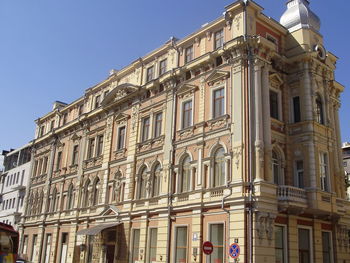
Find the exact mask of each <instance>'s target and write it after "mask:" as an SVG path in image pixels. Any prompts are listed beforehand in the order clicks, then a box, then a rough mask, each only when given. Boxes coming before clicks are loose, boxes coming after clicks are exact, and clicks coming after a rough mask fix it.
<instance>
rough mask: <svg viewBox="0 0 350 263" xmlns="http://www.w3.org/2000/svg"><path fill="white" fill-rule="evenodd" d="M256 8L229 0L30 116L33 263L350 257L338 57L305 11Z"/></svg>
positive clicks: (302, 1)
mask: <svg viewBox="0 0 350 263" xmlns="http://www.w3.org/2000/svg"><path fill="white" fill-rule="evenodd" d="M262 10H263V8H262V7H260V6H259V5H258V4H256V3H255V2H253V1H237V2H234V3H233V4H231V5H228V6H226V7H225V13H224V15H223V16H221V17H219V18H218V19H216V20H215V21H213V22H211V23H208V24H206V25H204V26H202V27H201V28H200V29H199V30H198V31H196V32H194V33H192V34H191V35H189V36H187V37H185V38H184V39H181V40H177V39H175V38H172V39H170V40H169V41H168V42H166V43H165V44H164V45H163V46H161V47H159V48H158V49H156V50H154V51H152V52H151V53H149V54H147V55H145V56H144V57H142V58H140V59H138V60H136V61H134V62H133V63H131V64H130V65H128V66H127V67H125V68H123V69H121V70H118V71H117V70H115V71H112V72H111V74H110V76H109V77H108V78H107V79H106V80H105V81H103V82H101V83H99V84H97V85H96V86H94V87H91V88H89V89H87V90H86V91H85V94H84V95H83V96H82V97H80V98H78V99H77V100H76V101H74V102H72V103H70V104H67V105H65V104H63V103H57V104H56V105H55V107H54V110H53V111H51V112H49V113H47V114H46V115H45V116H43V117H41V118H39V119H38V120H36V123H37V132H36V138H35V140H34V141H33V148H34V151H33V158H34V161H33V162H34V163H33V168H32V174H31V179H30V180H31V181H30V191H29V192H28V196H27V202H26V208H27V210H26V214H25V216H24V218H23V221H22V224H21V235H22V241H21V245H20V247H21V248H20V249H21V252H22V253H23V254H25V255H26V256H27V258H28V259H30V260H31V261H33V262H40V263H53V262H61V263H63V262H81V263H83V262H84V263H85V262H101V263H102V262H108V263H112V262H117V263H131V262H138V263H141V262H142V263H143V262H145V263H146V262H147V263H148V262H149V263H150V262H153V263H155V262H157V263H161V262H171V263H175V262H176V263H177V262H188V263H189V262H192V263H194V262H205V263H208V262H213V263H214V262H215V263H219V262H234V259H233V258H231V257H230V256H229V255H228V247H229V245H230V244H232V243H234V242H236V243H238V244H239V246H240V256H239V261H240V262H284V263H286V262H304V263H305V262H338V263H344V262H349V261H350V244H349V230H350V209H349V208H350V206H349V202H347V201H346V192H345V182H344V170H343V166H342V153H341V144H340V135H339V119H338V110H339V107H340V101H339V95H340V93H341V92H342V91H343V86H342V85H341V84H339V83H338V82H337V81H335V78H334V70H335V63H336V61H337V57H336V56H334V55H333V54H332V53H330V52H328V51H326V50H325V48H324V47H323V45H322V43H323V37H322V35H321V34H320V33H319V29H320V20H319V18H318V17H317V16H316V15H315V14H314V13H313V12H312V11H311V10H310V7H309V2H308V1H307V0H291V1H288V3H287V10H286V12H285V13H284V14H283V16H282V17H281V22H280V23H279V22H277V21H275V20H273V19H271V18H269V17H267V16H265V15H264V14H263V13H262ZM207 240H209V241H211V242H212V243H213V245H214V252H213V254H211V255H210V256H204V254H203V252H202V243H203V242H204V241H207Z"/></svg>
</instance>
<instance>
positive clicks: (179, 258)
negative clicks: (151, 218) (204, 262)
mask: <svg viewBox="0 0 350 263" xmlns="http://www.w3.org/2000/svg"><path fill="white" fill-rule="evenodd" d="M175 229H176V230H175V234H176V237H175V238H176V242H175V263H185V262H187V226H178V227H176V228H175Z"/></svg>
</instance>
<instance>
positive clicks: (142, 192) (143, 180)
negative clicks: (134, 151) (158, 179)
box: [139, 167, 147, 199]
mask: <svg viewBox="0 0 350 263" xmlns="http://www.w3.org/2000/svg"><path fill="white" fill-rule="evenodd" d="M146 197H147V168H146V167H144V168H143V169H142V172H141V173H140V187H139V199H143V198H146Z"/></svg>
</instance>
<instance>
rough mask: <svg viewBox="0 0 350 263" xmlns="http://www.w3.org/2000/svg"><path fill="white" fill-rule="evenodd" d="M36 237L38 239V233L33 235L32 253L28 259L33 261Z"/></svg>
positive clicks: (35, 250)
mask: <svg viewBox="0 0 350 263" xmlns="http://www.w3.org/2000/svg"><path fill="white" fill-rule="evenodd" d="M37 239H38V235H33V242H32V254H31V255H30V256H31V258H30V260H31V261H32V262H34V257H35V255H36V252H37V245H36V241H37Z"/></svg>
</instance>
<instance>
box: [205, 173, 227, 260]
mask: <svg viewBox="0 0 350 263" xmlns="http://www.w3.org/2000/svg"><path fill="white" fill-rule="evenodd" d="M229 173H230V174H231V169H229ZM230 178H231V175H230ZM230 184H231V181H228V182H227V184H226V187H227V188H229V190H230V193H228V194H227V195H224V196H223V197H222V200H221V208H222V210H224V211H225V212H226V213H227V219H228V220H227V230H228V231H227V234H225V236H226V235H227V238H226V240H227V241H228V242H227V245H229V242H230V210H229V209H226V208H225V200H226V198H228V197H229V196H231V195H232V187H230ZM202 224H203V221H202ZM201 254H202V253H201ZM224 262H226V257H224Z"/></svg>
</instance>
